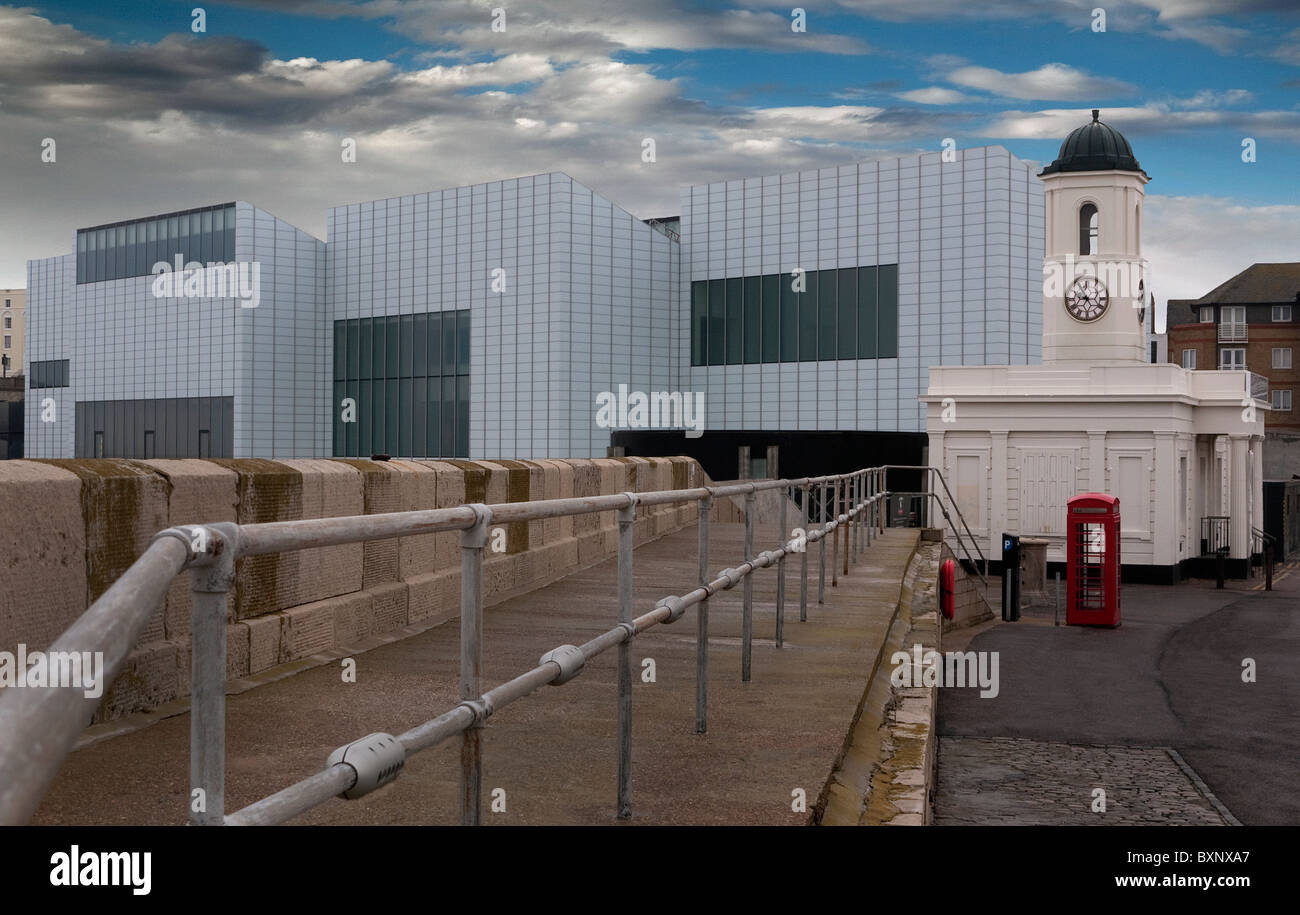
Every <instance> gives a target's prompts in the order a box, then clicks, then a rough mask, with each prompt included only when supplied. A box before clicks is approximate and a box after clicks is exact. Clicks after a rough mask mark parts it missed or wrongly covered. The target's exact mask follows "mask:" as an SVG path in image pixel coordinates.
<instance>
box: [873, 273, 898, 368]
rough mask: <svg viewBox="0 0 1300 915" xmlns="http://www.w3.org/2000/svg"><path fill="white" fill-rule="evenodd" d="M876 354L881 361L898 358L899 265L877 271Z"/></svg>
mask: <svg viewBox="0 0 1300 915" xmlns="http://www.w3.org/2000/svg"><path fill="white" fill-rule="evenodd" d="M876 275H877V279H876V297H877V309H878V310H877V315H876V328H877V332H876V354H877V356H878V357H879V358H881V359H896V358H898V265H897V264H884V265H882V266H881V267H880V268H879V269H878V270H877V274H876Z"/></svg>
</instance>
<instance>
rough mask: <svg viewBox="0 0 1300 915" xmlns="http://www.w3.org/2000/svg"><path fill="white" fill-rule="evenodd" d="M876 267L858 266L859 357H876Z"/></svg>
mask: <svg viewBox="0 0 1300 915" xmlns="http://www.w3.org/2000/svg"><path fill="white" fill-rule="evenodd" d="M877 272H878V271H877V269H876V268H875V267H859V268H858V358H859V359H875V358H876V274H877Z"/></svg>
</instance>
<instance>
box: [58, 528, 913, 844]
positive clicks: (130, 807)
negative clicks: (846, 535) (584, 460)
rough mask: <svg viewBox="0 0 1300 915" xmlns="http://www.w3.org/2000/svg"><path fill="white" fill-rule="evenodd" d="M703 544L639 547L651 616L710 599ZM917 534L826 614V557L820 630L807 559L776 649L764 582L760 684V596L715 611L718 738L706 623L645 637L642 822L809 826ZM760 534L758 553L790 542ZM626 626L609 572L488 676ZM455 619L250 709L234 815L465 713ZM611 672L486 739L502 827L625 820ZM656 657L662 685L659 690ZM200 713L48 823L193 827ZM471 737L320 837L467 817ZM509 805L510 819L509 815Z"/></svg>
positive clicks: (725, 539)
mask: <svg viewBox="0 0 1300 915" xmlns="http://www.w3.org/2000/svg"><path fill="white" fill-rule="evenodd" d="M696 536H697V535H696V531H695V529H694V528H691V529H688V530H685V531H681V532H678V533H676V534H673V535H670V536H668V537H665V538H663V539H662V540H658V541H655V542H653V543H649V544H646V545H644V546H642V547H639V548H638V549H637V551H636V554H635V560H636V568H637V575H636V606H637V608H638V610H637V612H638V613H640V612H643V610H648V609H649V608H651V607H652V606H653V605H654V603H655V601H656V600H657V599H658V598H659V597H662V596H664V595H666V594H669V593H675V594H679V593H682V592H684V591H686V590H689V589H690V588H691V587H693V586H694V581H695V575H696V553H695V549H696ZM917 536H918V534H917V532H916V531H915V530H894V531H889V532H887V533H886V534H885V536H884V537H882V538H880V539H878V540H876V541H875V543H874V544H873V546H872V548H871V550H870V551H868V553H867V554H866V555H865V556H864V557H863V559H861V560H860V561H859V563H858V564H857V565H856V566H853V567H851V572H850V575H849V576H848V578H847V579H845V578H841V579H840V585H839V587H838V588H834V589H832V588H831V587H830V572H829V546H828V549H827V553H828V571H827V588H826V594H827V597H826V604H825V605H824V606H820V607H819V606H817V604H816V597H817V579H816V571H817V551H818V546H817V545H813V546H811V547H810V550H809V614H808V616H809V619H808V622H806V623H800V622H799V577H798V569H799V563H798V559H797V558H794V559H791V560H789V562H788V565H787V570H788V575H787V587H788V591H787V598H786V627H785V632H786V641H785V647H784V648H782V649H779V650H778V649H777V648H776V646H775V642H774V635H775V596H776V571H775V570H774V569H769V570H762V571H760V572H759V573H758V574H757V577H756V579H755V589H754V593H755V600H754V633H755V639H754V649H753V680H752V682H750V683H748V684H743V683H741V682H740V607H741V589H740V588H739V587H737V588H735V589H734V590H733V591H732V592H728V593H725V594H724V595H722V596H720V597H718V598H715V599H714V600H713V601H712V605H711V608H710V610H711V613H710V621H711V626H710V636H711V638H710V648H709V664H710V678H709V700H710V703H709V733H708V734H707V735H703V736H700V735H697V734H696V733H695V708H694V703H695V627H696V614H695V611H694V610H691V611H688V612H687V614H686V616H685V617H683V619H682V620H680V621H679V622H677V623H675V624H673V625H671V626H663V627H656V628H655V629H652V630H651V631H649V632H647V633H645V634H643V635H642V636H640V637H639V638H638V639H637V640H636V641H635V642H633V643H632V657H633V661H634V670H635V672H636V673H635V676H636V680H635V689H634V724H633V748H632V753H633V773H632V806H633V819H632V821H631V822H633V823H656V824H790V825H794V824H802V823H806V822H807V821H808V817H809V813H806V812H795V811H793V810H792V809H791V807H792V792H794V791H796V789H802V790H803V791H804V792H805V793H806V796H807V807H808V811H809V812H811V810H812V808H813V806H814V804H815V803H816V802H817V799H818V795H819V793H820V792H821V790H822V788H823V786H824V784H825V782H826V779H827V777H828V775H829V773H830V772H831V769H832V766H833V764H834V762H835V759H836V756H837V754H838V753H839V752H840V750H841V748H842V746H843V744H844V739H845V735H846V734H847V732H848V730H849V727H850V725H851V723H852V721H853V717H854V714H855V711H856V709H857V706H858V703H859V701H860V700H861V698H862V694H863V691H864V689H865V685H866V683H865V680H866V676H867V675H868V673H869V665H870V662H871V659H872V658H874V656H875V654H876V652H877V650H878V647H879V644H880V642H881V640H882V639H883V638H884V635H885V632H886V630H887V628H888V625H889V621H890V618H891V616H892V614H893V612H894V608H895V605H896V603H897V600H898V595H899V586H900V581H901V578H902V574H903V571H904V568H905V566H906V564H907V561H908V559H909V557H910V556H911V553H912V551H913V549H914V546H915V543H916V539H917ZM778 539H779V535H778V533H777V531H776V530H775V528H774V527H771V526H765V525H760V526H759V528H758V532H757V535H756V537H755V543H756V545H757V546H758V548H760V549H761V548H767V547H769V546H770V545H772V544H774V543H776V542H778ZM742 544H743V526H741V525H737V524H717V523H715V524H714V525H713V539H712V541H711V546H710V550H711V556H712V563H711V564H712V566H713V568H714V569H721V568H724V567H726V566H728V565H735V564H737V563H738V562H740V561H741V560H740V557H741V552H742V550H741V547H742ZM616 620H617V611H616V604H615V565H614V563H613V562H612V561H611V562H607V563H603V564H601V565H599V566H595V567H593V568H591V569H587V570H585V571H581V572H578V573H575V574H574V575H571V576H569V577H568V578H566V579H564V580H563V581H561V582H558V583H556V584H554V585H552V586H550V587H547V588H544V589H542V590H540V591H535V592H533V593H531V594H527V595H524V596H522V597H518V598H515V599H512V600H509V601H507V602H505V603H503V604H499V605H497V606H495V607H491V608H489V609H488V612H487V614H486V623H485V635H484V641H485V663H484V667H485V679H486V682H487V683H489V684H491V685H495V684H497V683H500V682H501V681H502V680H504V679H507V678H508V677H510V676H513V675H515V674H517V673H519V672H522V671H523V670H526V669H527V668H529V667H531V666H532V665H534V664H535V663H536V662H537V659H538V657H540V656H541V655H542V654H543V653H544V652H545V651H547V650H549V649H550V648H553V647H554V646H556V645H558V644H561V643H565V642H569V643H573V644H580V643H582V642H583V641H586V640H587V639H589V638H591V637H592V636H594V635H595V634H597V633H598V632H600V631H603V630H605V629H607V628H609V627H610V626H612V625H613V624H614V623H615V622H616ZM458 637H459V626H458V624H457V623H456V622H455V621H452V622H451V623H449V624H446V625H442V626H438V627H436V628H434V629H431V630H429V631H427V632H425V633H422V634H420V635H417V636H414V637H412V638H409V639H405V640H403V641H400V642H393V643H391V644H388V645H384V646H381V647H379V648H375V649H374V650H371V651H368V652H366V653H364V654H359V655H357V656H356V661H357V682H356V683H344V682H343V681H342V677H341V675H340V667H339V665H338V663H332V664H328V665H325V666H321V667H317V668H315V669H311V670H307V671H305V672H303V673H300V674H298V675H296V676H292V677H288V678H286V679H282V680H279V681H278V682H274V683H270V684H268V685H265V686H262V687H259V688H257V689H254V690H251V691H249V692H245V693H242V694H239V695H235V696H232V697H230V700H229V703H228V710H227V735H228V736H227V747H228V750H227V753H228V756H227V781H226V798H227V810H228V811H233V810H236V809H238V808H239V807H242V806H244V805H246V804H248V803H250V802H252V801H254V800H256V799H258V798H259V797H262V796H263V795H265V794H268V793H270V792H273V791H275V790H278V789H279V788H281V787H284V786H285V785H288V784H289V783H291V782H292V781H295V780H297V779H298V778H301V777H304V776H306V775H309V774H312V773H313V772H316V771H319V769H320V768H321V766H322V764H323V763H324V760H325V758H326V757H327V756H328V755H329V753H330V752H331V751H332V750H333V749H334V748H335V747H337V746H339V745H341V744H344V743H347V742H349V741H351V740H354V739H356V738H359V737H361V736H363V735H365V734H368V733H370V732H373V731H387V732H389V733H394V734H396V733H400V732H401V731H403V730H405V729H407V728H409V727H411V726H413V725H415V724H418V723H420V722H422V721H425V720H427V719H428V718H431V717H433V716H434V715H436V714H439V713H441V712H443V711H445V710H447V709H449V708H451V707H452V706H453V705H455V703H456V702H457V698H458V697H457V676H458V674H457V671H458V657H459V648H458ZM616 654H617V653H616V652H615V651H610V652H607V653H606V654H604V655H602V656H601V657H599V658H597V659H595V660H594V661H593V662H592V663H591V664H590V665H589V666H588V667H587V670H586V671H585V672H584V673H583V675H582V676H580V677H579V678H577V679H576V680H574V681H572V682H570V683H568V684H566V685H564V686H562V687H544V688H543V689H542V690H540V691H538V692H537V693H535V694H533V695H532V696H529V697H527V698H525V699H523V700H521V701H520V702H518V703H516V704H514V705H511V706H509V707H507V708H505V709H503V710H501V711H499V712H498V713H497V714H496V715H494V716H493V717H492V719H491V721H490V723H489V725H488V727H487V730H486V733H485V737H484V820H485V822H486V823H488V824H509V825H522V824H587V825H599V824H609V823H614V822H616V821H615V819H614V804H615V788H616V785H615V780H616V756H615V720H616V719H615V715H616V692H615V682H616V680H615V658H616ZM645 659H653V661H654V667H655V682H652V683H649V682H643V680H642V677H643V671H644V667H643V663H642V662H643V660H645ZM189 727H190V723H189V716H188V715H186V714H182V715H178V716H176V717H172V718H168V719H165V720H163V721H161V722H159V723H157V724H155V725H153V726H151V727H148V728H145V729H143V730H139V731H136V732H134V733H130V734H126V735H124V736H120V737H115V738H113V739H110V740H105V741H102V742H100V743H96V744H94V745H92V746H89V747H87V748H86V749H83V750H79V751H77V752H75V753H73V754H72V755H71V756H70V757H69V758H68V760H67V762H66V763H65V764H64V767H63V770H62V772H61V773H60V775H59V777H58V778H57V779H56V781H55V783H54V785H53V787H52V788H51V790H50V792H49V793H48V794H47V795H46V798H45V800H44V802H43V803H42V805H41V807H40V809H39V810H38V812H37V815H36V817H35V818H34V820H33V822H34V823H40V824H179V823H183V822H184V821H185V819H186V812H187V809H188V808H187V797H188V791H189V785H188V772H189V756H188V754H189V746H188V745H189ZM458 760H459V741H458V740H454V741H450V742H448V743H446V744H444V745H442V746H440V747H438V748H435V749H433V750H428V751H426V752H424V753H422V754H419V755H417V756H415V757H413V758H412V759H410V760H408V761H407V765H406V771H405V772H404V774H403V775H402V776H401V777H400V778H399V779H398V780H397V781H396V782H395V783H394V784H392V785H389V786H386V787H385V788H383V789H381V790H379V791H377V792H375V793H373V794H371V795H369V796H367V797H365V798H361V799H359V800H355V801H344V800H334V801H331V802H329V803H328V804H326V805H324V806H322V807H319V808H317V809H316V810H314V811H312V812H310V813H308V814H306V815H305V816H303V817H301V818H300V819H299V820H297V821H295V822H298V823H304V824H411V825H414V824H454V823H456V822H458V817H459V810H458V806H457V796H458V790H457V780H458V777H459V766H458ZM496 789H501V790H502V791H504V806H505V811H504V812H495V813H494V812H491V806H492V792H493V791H494V790H496Z"/></svg>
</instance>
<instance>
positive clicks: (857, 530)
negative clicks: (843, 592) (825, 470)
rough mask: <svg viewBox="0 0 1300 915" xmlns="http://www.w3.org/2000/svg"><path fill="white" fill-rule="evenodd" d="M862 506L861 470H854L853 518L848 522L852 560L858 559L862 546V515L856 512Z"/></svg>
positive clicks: (855, 561)
mask: <svg viewBox="0 0 1300 915" xmlns="http://www.w3.org/2000/svg"><path fill="white" fill-rule="evenodd" d="M861 507H862V471H860V470H858V471H855V472H854V474H853V508H852V510H853V520H852V521H851V522H850V524H849V530H851V531H852V532H853V562H854V563H857V561H858V552H859V551H860V550H861V548H862V515H860V514H858V509H860V508H861Z"/></svg>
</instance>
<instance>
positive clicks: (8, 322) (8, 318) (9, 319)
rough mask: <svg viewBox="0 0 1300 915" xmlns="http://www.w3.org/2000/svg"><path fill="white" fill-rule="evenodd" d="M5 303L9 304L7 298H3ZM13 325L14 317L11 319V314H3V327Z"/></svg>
mask: <svg viewBox="0 0 1300 915" xmlns="http://www.w3.org/2000/svg"><path fill="white" fill-rule="evenodd" d="M5 304H6V305H8V304H9V300H8V299H5ZM13 326H14V319H13V318H12V317H11V316H9V315H5V328H6V329H7V328H10V327H13Z"/></svg>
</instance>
